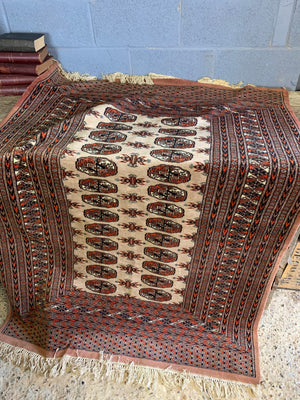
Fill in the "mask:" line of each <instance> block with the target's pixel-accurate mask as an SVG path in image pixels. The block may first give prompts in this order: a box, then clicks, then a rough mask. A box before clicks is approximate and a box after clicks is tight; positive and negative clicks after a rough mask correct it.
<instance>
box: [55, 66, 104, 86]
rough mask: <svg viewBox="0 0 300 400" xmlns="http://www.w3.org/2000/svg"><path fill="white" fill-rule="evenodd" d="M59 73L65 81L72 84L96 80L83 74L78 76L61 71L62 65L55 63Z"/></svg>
mask: <svg viewBox="0 0 300 400" xmlns="http://www.w3.org/2000/svg"><path fill="white" fill-rule="evenodd" d="M57 65H58V68H59V72H60V73H61V74H62V75H63V76H64V77H65V78H67V79H69V80H70V81H73V82H81V81H82V82H84V81H95V80H97V77H96V76H93V75H90V74H87V73H84V74H79V72H67V71H65V70H64V69H63V67H62V65H61V64H60V63H59V62H57Z"/></svg>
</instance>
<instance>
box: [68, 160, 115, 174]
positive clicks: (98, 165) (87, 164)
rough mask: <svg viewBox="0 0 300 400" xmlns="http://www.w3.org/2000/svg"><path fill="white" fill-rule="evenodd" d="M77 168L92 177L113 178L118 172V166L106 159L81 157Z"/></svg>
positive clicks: (77, 162)
mask: <svg viewBox="0 0 300 400" xmlns="http://www.w3.org/2000/svg"><path fill="white" fill-rule="evenodd" d="M76 168H77V169H78V170H79V171H81V172H84V173H86V174H87V175H91V176H103V177H105V176H112V175H116V174H117V172H118V168H117V164H116V163H115V162H113V161H110V160H109V159H107V158H104V157H81V158H78V160H77V161H76Z"/></svg>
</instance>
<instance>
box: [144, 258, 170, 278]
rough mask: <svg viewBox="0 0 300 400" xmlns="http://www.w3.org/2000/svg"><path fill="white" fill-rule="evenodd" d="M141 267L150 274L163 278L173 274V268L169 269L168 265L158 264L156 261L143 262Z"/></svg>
mask: <svg viewBox="0 0 300 400" xmlns="http://www.w3.org/2000/svg"><path fill="white" fill-rule="evenodd" d="M142 266H143V268H144V269H146V270H147V271H149V272H151V273H152V274H157V275H163V276H168V275H174V274H175V268H174V267H171V266H170V265H168V264H162V263H159V262H157V261H144V262H143V265H142Z"/></svg>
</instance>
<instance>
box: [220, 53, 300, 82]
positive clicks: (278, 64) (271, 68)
mask: <svg viewBox="0 0 300 400" xmlns="http://www.w3.org/2000/svg"><path fill="white" fill-rule="evenodd" d="M299 65H300V51H299V50H293V49H280V48H278V49H277V48H276V49H275V48H273V49H261V50H257V49H256V50H255V49H251V50H219V51H216V57H215V71H214V78H219V79H225V80H227V81H229V82H230V83H238V82H239V81H243V82H244V83H245V84H248V83H251V84H254V85H258V86H266V87H285V88H287V89H289V90H295V87H296V84H297V80H298V75H299Z"/></svg>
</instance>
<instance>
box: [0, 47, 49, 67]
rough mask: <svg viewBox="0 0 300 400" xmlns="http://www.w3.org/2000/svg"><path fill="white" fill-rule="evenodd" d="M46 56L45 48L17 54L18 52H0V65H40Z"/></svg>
mask: <svg viewBox="0 0 300 400" xmlns="http://www.w3.org/2000/svg"><path fill="white" fill-rule="evenodd" d="M47 56H48V49H47V47H46V46H45V47H44V48H43V49H41V50H40V51H37V52H30V53H24V52H18V51H0V63H18V64H20V63H21V64H40V63H42V62H43V61H44V60H45V58H46V57H47Z"/></svg>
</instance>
